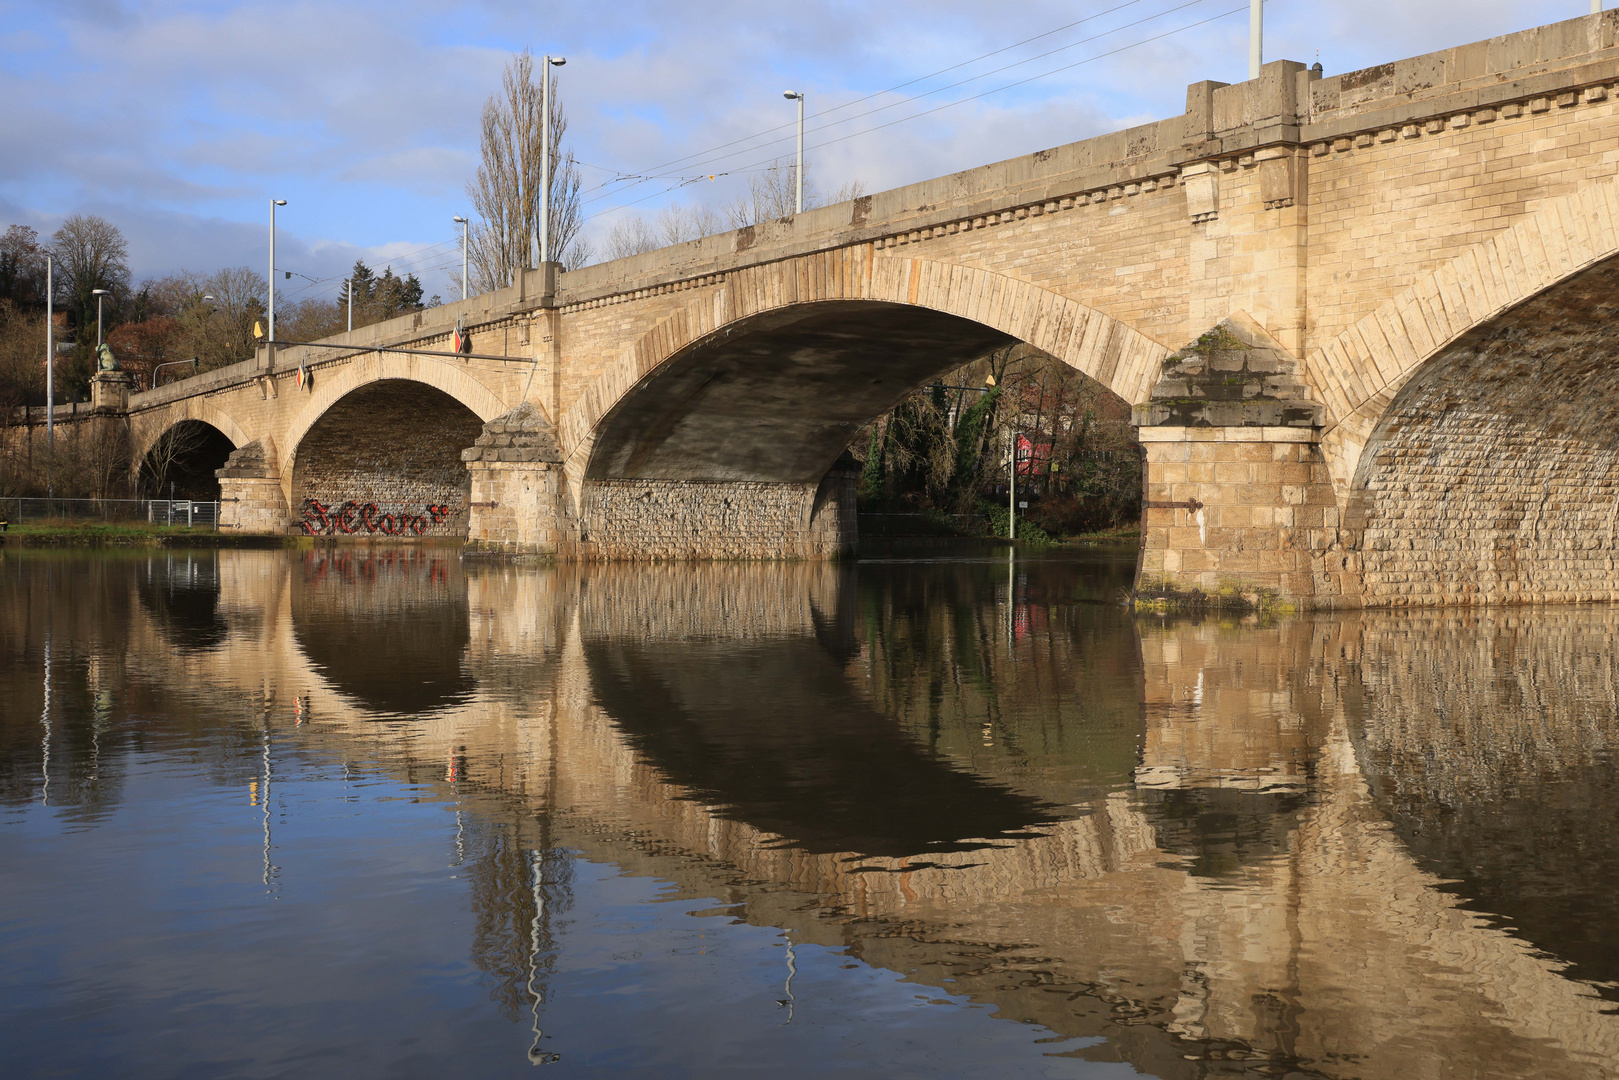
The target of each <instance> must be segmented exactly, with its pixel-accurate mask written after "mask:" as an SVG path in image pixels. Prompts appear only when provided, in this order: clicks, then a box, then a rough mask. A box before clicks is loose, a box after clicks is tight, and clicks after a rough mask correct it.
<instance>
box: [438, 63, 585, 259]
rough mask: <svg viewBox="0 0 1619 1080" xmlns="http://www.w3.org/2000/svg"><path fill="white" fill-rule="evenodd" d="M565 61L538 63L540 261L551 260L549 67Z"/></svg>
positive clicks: (560, 64)
mask: <svg viewBox="0 0 1619 1080" xmlns="http://www.w3.org/2000/svg"><path fill="white" fill-rule="evenodd" d="M567 62H568V58H567V57H566V56H551V55H550V54H546V57H545V63H543V64H541V65H540V262H542V263H547V262H550V261H551V69H552V68H553V67H561V66H562V65H563V64H566V63H567ZM463 235H464V234H463ZM463 280H465V278H464V276H463Z"/></svg>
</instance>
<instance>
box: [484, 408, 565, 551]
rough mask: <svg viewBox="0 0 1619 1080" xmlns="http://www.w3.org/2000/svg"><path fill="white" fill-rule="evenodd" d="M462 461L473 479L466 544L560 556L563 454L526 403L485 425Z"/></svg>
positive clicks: (542, 420)
mask: <svg viewBox="0 0 1619 1080" xmlns="http://www.w3.org/2000/svg"><path fill="white" fill-rule="evenodd" d="M461 459H462V460H463V461H465V462H466V464H467V471H468V472H470V473H471V474H472V501H471V504H470V506H471V520H470V523H469V527H468V531H467V542H468V545H469V546H471V547H472V548H473V549H475V550H480V551H503V552H511V553H516V554H526V555H548V556H555V555H556V554H557V552H558V549H559V548H560V547H561V546H562V545H563V542H564V536H563V529H562V523H563V521H564V518H565V515H564V511H563V493H564V490H565V488H564V485H563V479H562V451H561V448H560V447H559V445H558V444H557V440H556V434H555V433H554V432H553V430H552V428H551V422H550V421H549V420H547V419H546V418H545V414H544V413H542V412H541V411H540V410H539V409H538V408H536V407H535V406H534V405H532V404H530V403H528V402H525V403H523V404H522V405H519V406H518V407H517V408H515V409H513V410H512V411H511V412H509V413H506V414H505V415H503V416H498V417H496V418H495V419H493V420H491V421H489V423H487V424H485V425H484V426H483V434H481V435H479V436H478V438H477V440H476V441H475V442H474V443H473V444H472V446H471V448H470V449H467V450H464V451H462V453H461Z"/></svg>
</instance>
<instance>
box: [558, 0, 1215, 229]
mask: <svg viewBox="0 0 1619 1080" xmlns="http://www.w3.org/2000/svg"><path fill="white" fill-rule="evenodd" d="M1133 2H1140V0H1133ZM1204 2H1205V0H1186V2H1185V3H1182V4H1178V5H1176V6H1175V7H1170V8H1165V9H1164V10H1163V11H1159V12H1156V13H1154V14H1152V15H1148V16H1145V17H1143V18H1140V19H1136V20H1135V21H1134V22H1128V23H1125V24H1123V25H1122V26H1116V27H1114V28H1112V29H1111V30H1104V31H1102V32H1101V33H1097V34H1092V35H1091V36H1090V37H1086V38H1081V39H1080V40H1078V41H1074V42H1070V43H1069V44H1067V45H1062V46H1059V47H1058V48H1055V49H1048V50H1047V51H1045V52H1042V53H1037V54H1036V55H1034V56H1030V57H1027V58H1025V59H1023V60H1018V61H1015V62H1014V63H1011V64H1005V65H1003V66H1001V67H998V68H994V69H992V70H990V71H985V72H981V73H979V74H977V75H973V76H970V77H968V78H965V79H960V80H958V81H956V82H953V83H949V84H946V85H944V86H939V87H935V88H934V89H932V90H928V91H926V92H925V93H921V94H915V95H911V96H907V97H903V98H901V99H900V100H898V101H893V102H889V103H888V104H886V105H880V106H878V107H877V108H874V109H868V110H866V111H865V112H862V113H860V114H859V115H857V116H852V117H847V118H845V119H842V120H833V121H830V122H828V123H825V124H822V125H820V126H818V127H813V128H809V129H807V130H806V132H805V133H806V134H810V133H813V132H819V131H826V130H828V129H830V128H833V127H837V126H838V125H840V124H849V123H854V122H855V121H857V120H861V119H864V118H865V117H868V116H874V115H876V114H877V113H880V112H885V111H887V110H889V109H894V108H898V107H899V106H901V105H906V104H909V103H911V102H914V101H921V100H923V99H924V98H929V97H932V96H934V95H936V94H942V93H944V92H945V91H947V90H954V89H956V88H957V87H961V86H965V85H967V84H968V83H972V82H977V81H978V80H980V79H987V78H989V77H990V76H992V75H999V74H1001V73H1002V72H1006V71H1011V70H1012V69H1014V68H1017V67H1021V66H1023V65H1025V64H1031V63H1034V62H1035V61H1037V60H1043V59H1045V58H1046V57H1048V56H1054V55H1056V54H1057V53H1061V52H1066V51H1068V50H1069V49H1075V48H1078V47H1079V46H1081V45H1088V44H1090V43H1091V42H1094V41H1099V40H1100V39H1102V38H1105V37H1110V36H1112V35H1114V34H1117V33H1121V32H1123V31H1125V30H1129V29H1132V28H1134V27H1137V26H1141V25H1143V24H1145V23H1149V22H1152V21H1154V20H1156V19H1161V18H1163V17H1164V16H1166V15H1173V14H1174V13H1175V12H1177V11H1183V10H1185V9H1186V8H1189V7H1195V6H1196V5H1198V4H1201V3H1204ZM1128 6H1130V5H1129V4H1123V5H1120V7H1128ZM1117 10H1119V9H1118V8H1110V9H1109V11H1117ZM1101 14H1107V12H1102V13H1101ZM1098 17H1100V16H1091V18H1098ZM1223 17H1224V16H1216V18H1223ZM1081 21H1087V20H1081ZM1070 25H1078V24H1077V23H1076V24H1070ZM1193 25H1201V24H1196V23H1194V24H1193ZM1060 29H1067V27H1063V28H1060ZM1183 29H1184V28H1183ZM1057 32H1058V31H1050V32H1048V34H1047V35H1040V36H1049V34H1050V33H1057ZM1160 36H1162V35H1160ZM1028 40H1030V41H1032V40H1036V39H1034V38H1030V39H1028ZM1147 40H1148V41H1155V40H1157V39H1156V38H1149V39H1147ZM1137 44H1146V42H1138V43H1137ZM1133 47H1134V46H1126V48H1133ZM1007 48H1008V49H1010V48H1016V46H1007ZM1004 51H1006V50H1005V49H1001V50H997V52H1004ZM1115 51H1118V50H1115ZM985 55H987V56H993V55H995V53H988V54H985ZM1101 55H1102V56H1110V55H1112V53H1103V54H1101ZM978 59H983V57H977V58H975V59H974V60H968V61H963V62H962V63H961V64H956V65H953V67H951V68H945V69H943V70H944V71H950V70H954V68H959V67H963V66H965V65H966V64H970V63H974V62H976V60H978ZM1090 59H1097V58H1096V57H1092V58H1090ZM1088 62H1089V59H1087V60H1083V61H1079V63H1088ZM1077 66H1078V64H1068V65H1064V66H1063V67H1059V68H1055V69H1053V70H1052V71H1048V72H1045V73H1044V74H1042V75H1036V76H1033V77H1032V79H1038V78H1044V77H1045V76H1046V75H1051V74H1055V73H1056V72H1059V71H1065V70H1067V69H1068V68H1071V67H1077ZM935 74H938V73H935ZM932 77H933V76H932V75H925V76H922V77H921V78H919V79H913V80H911V83H915V82H920V81H923V80H924V79H928V78H932ZM1032 79H1024V80H1021V81H1019V82H1015V83H1010V84H1008V85H1007V86H1003V87H998V88H997V89H996V90H990V91H986V93H997V92H999V90H1005V89H1010V88H1011V87H1013V86H1020V85H1022V84H1023V83H1024V82H1029V81H1032ZM911 83H901V84H900V86H907V85H911ZM891 92H892V91H886V90H885V91H880V92H879V93H878V94H870V95H867V96H866V97H864V98H859V99H857V100H856V101H855V102H850V103H849V104H850V105H853V104H857V103H858V102H860V101H869V100H871V99H872V98H874V97H878V96H880V95H881V94H885V93H891ZM975 96H976V97H982V96H983V94H979V95H975ZM961 100H963V101H972V100H974V98H972V97H968V98H963V99H961ZM846 107H847V106H838V108H835V109H828V110H826V111H825V112H822V113H816V114H814V115H816V116H826V115H830V114H831V113H833V112H836V111H838V109H841V108H846ZM917 115H921V116H925V115H927V114H926V113H919V114H917ZM794 127H796V123H794V122H789V123H787V124H782V125H780V126H778V127H775V128H771V129H770V130H769V131H767V132H762V133H760V134H759V135H756V136H749V137H748V138H746V139H738V140H735V142H733V143H726V144H723V146H721V147H715V148H714V150H719V149H723V148H724V146H732V145H735V143H736V142H748V141H750V140H751V139H754V138H760V137H762V136H763V135H767V134H770V133H772V132H775V131H780V130H782V129H783V128H794ZM868 130H873V131H875V130H878V129H876V128H871V129H868ZM793 137H794V136H793V135H791V134H788V135H782V136H780V137H778V138H775V139H771V140H769V141H767V142H764V143H761V144H759V145H757V146H751V147H744V148H742V149H739V150H735V151H732V152H731V153H729V154H721V155H719V156H717V157H714V156H704V155H708V154H712V151H701V152H699V153H697V154H689V155H687V157H686V158H677V159H675V161H676V162H682V161H684V162H688V165H687V167H688V168H696V167H699V166H702V165H705V164H713V163H715V162H721V161H724V160H726V159H727V158H731V157H735V156H737V155H739V154H743V153H747V152H750V151H755V150H759V149H762V148H763V147H765V146H770V145H773V144H775V143H781V142H786V141H788V140H789V139H791V138H793ZM834 141H835V140H834ZM821 145H826V144H824V143H823V144H821ZM806 149H807V148H806ZM691 158H699V159H700V160H697V161H689V159H691ZM666 164H674V162H669V163H666ZM662 167H663V166H658V168H662ZM752 167H753V166H744V167H742V168H741V169H732V170H731V171H732V172H744V171H747V170H748V169H751V168H752ZM656 171H657V170H656V169H653V170H648V172H649V173H656ZM653 178H655V177H654V176H652V175H648V176H646V177H643V178H642V179H639V180H637V181H636V183H641V182H644V180H646V179H653ZM613 182H614V181H608V182H607V184H611V183H613ZM607 184H601V185H597V187H596V188H592V189H590V190H592V191H599V190H600V189H601V188H603V187H606V186H607ZM630 186H632V187H633V186H635V185H634V184H632V185H630ZM624 190H626V189H625V188H619V189H617V190H616V191H613V192H605V193H603V194H600V195H595V196H592V197H589V198H585V199H582V200H581V202H582V203H583V204H585V205H588V204H590V203H592V202H599V201H600V200H602V199H604V198H608V197H610V196H612V195H616V194H619V193H621V192H622V191H624ZM660 194H661V193H660Z"/></svg>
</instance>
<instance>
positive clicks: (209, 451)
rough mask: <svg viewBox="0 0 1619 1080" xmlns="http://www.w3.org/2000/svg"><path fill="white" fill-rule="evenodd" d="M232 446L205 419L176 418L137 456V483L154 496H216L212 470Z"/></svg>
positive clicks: (226, 456)
mask: <svg viewBox="0 0 1619 1080" xmlns="http://www.w3.org/2000/svg"><path fill="white" fill-rule="evenodd" d="M234 449H236V446H235V443H234V442H233V441H232V440H231V437H230V436H229V435H228V434H226V433H225V432H223V431H221V430H220V429H219V428H218V427H216V426H214V425H213V424H211V423H209V422H208V421H206V420H199V419H195V418H190V419H182V420H179V421H178V422H176V423H174V424H171V425H170V426H169V427H168V428H166V429H165V430H164V431H163V432H162V433H161V434H159V435H158V436H157V438H155V439H153V440H152V442H151V443H150V445H148V446H147V447H146V448H145V450H144V452H143V453H142V455H141V457H140V459H139V460H138V462H137V467H138V469H139V471H140V484H141V487H142V489H143V490H145V491H146V492H147V493H149V494H150V495H151V496H152V497H153V498H158V499H166V498H170V497H171V496H172V497H174V498H178V499H201V500H204V501H207V500H212V499H217V498H219V495H220V491H219V481H218V479H217V478H216V477H215V476H214V472H215V470H217V469H220V468H223V467H224V465H225V462H226V461H227V460H228V459H229V458H230V455H231V451H233V450H234Z"/></svg>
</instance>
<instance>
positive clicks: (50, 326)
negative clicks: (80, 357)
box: [18, 253, 56, 518]
mask: <svg viewBox="0 0 1619 1080" xmlns="http://www.w3.org/2000/svg"><path fill="white" fill-rule="evenodd" d="M55 464H56V286H55V284H54V283H53V282H52V281H51V257H50V255H49V254H48V253H47V254H46V256H45V497H46V498H47V499H54V498H55V497H56V485H55V483H54V481H55V475H54V473H55V470H54V468H53V466H54V465H55ZM19 505H20V504H19ZM21 516H22V515H21V514H20V513H19V514H18V517H19V518H20V517H21Z"/></svg>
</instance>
